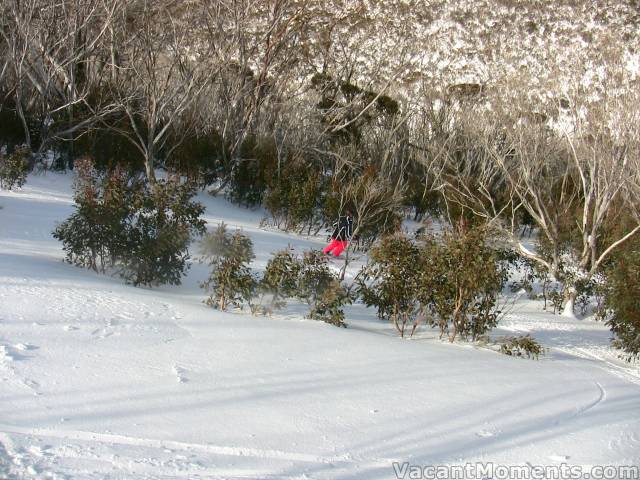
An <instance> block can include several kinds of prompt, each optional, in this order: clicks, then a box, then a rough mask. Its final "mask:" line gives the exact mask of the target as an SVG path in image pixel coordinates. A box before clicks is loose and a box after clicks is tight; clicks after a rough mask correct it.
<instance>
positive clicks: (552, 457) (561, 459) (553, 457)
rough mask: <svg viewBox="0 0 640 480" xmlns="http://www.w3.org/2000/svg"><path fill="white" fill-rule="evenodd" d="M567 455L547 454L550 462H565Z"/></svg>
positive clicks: (567, 458)
mask: <svg viewBox="0 0 640 480" xmlns="http://www.w3.org/2000/svg"><path fill="white" fill-rule="evenodd" d="M569 458H571V457H569V455H549V460H551V461H552V462H566V461H567V460H569Z"/></svg>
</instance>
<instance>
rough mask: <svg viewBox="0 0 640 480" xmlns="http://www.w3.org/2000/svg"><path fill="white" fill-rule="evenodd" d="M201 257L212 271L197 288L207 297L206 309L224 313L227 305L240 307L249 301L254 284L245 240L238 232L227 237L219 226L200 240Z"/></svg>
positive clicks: (250, 252) (249, 244)
mask: <svg viewBox="0 0 640 480" xmlns="http://www.w3.org/2000/svg"><path fill="white" fill-rule="evenodd" d="M202 254H203V259H204V260H206V261H207V262H208V263H209V265H210V266H211V267H212V270H211V274H210V276H209V278H208V279H207V281H205V282H203V283H202V284H201V285H200V286H201V287H202V288H203V289H204V290H206V291H207V292H208V293H209V297H208V298H207V299H206V300H205V303H206V304H207V305H209V306H211V307H214V308H217V309H220V310H226V309H227V307H228V306H229V305H233V306H236V307H242V304H243V303H247V302H249V301H250V300H251V298H252V297H253V294H254V291H255V288H256V281H255V279H254V277H253V274H252V273H251V269H250V268H249V264H250V262H251V260H252V259H253V258H254V253H253V243H252V242H251V239H250V238H249V237H247V236H246V235H243V234H241V233H240V232H235V233H233V234H231V233H229V232H228V231H227V227H226V225H225V224H224V223H221V224H220V225H219V226H218V228H217V229H216V230H214V231H213V232H212V233H210V234H208V235H206V236H205V237H204V239H203V243H202Z"/></svg>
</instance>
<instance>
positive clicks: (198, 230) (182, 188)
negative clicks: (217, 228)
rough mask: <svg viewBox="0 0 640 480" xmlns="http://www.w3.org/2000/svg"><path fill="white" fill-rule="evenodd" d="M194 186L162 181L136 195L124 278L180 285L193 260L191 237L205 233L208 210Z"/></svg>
mask: <svg viewBox="0 0 640 480" xmlns="http://www.w3.org/2000/svg"><path fill="white" fill-rule="evenodd" d="M195 193H196V191H195V188H194V186H193V185H191V184H181V183H178V182H177V181H172V180H168V181H164V180H161V181H158V182H157V183H156V184H155V185H153V186H146V187H145V188H142V189H140V190H137V191H134V192H133V198H132V202H131V207H132V209H131V211H130V212H129V216H128V218H127V229H126V233H125V235H126V248H125V250H124V251H123V252H122V254H121V258H120V275H121V276H122V277H123V278H124V279H125V280H127V281H128V282H130V283H132V284H133V285H149V286H151V285H164V284H171V285H179V284H180V282H181V279H182V277H183V276H184V274H185V273H186V271H187V269H188V267H189V265H188V263H187V261H188V260H189V258H190V255H189V250H188V246H189V244H190V242H191V237H192V236H193V235H196V234H202V233H203V232H204V230H205V226H204V221H203V220H202V219H201V218H200V217H201V215H202V213H203V212H204V207H203V206H202V205H201V204H200V203H197V202H194V201H192V200H191V199H192V198H193V197H194V196H195Z"/></svg>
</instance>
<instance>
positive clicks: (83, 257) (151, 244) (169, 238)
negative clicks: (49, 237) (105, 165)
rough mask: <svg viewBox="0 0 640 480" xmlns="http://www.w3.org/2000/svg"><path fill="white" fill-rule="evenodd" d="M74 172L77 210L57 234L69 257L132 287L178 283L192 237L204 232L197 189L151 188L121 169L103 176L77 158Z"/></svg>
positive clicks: (174, 184)
mask: <svg viewBox="0 0 640 480" xmlns="http://www.w3.org/2000/svg"><path fill="white" fill-rule="evenodd" d="M76 173H77V179H76V182H75V185H74V190H75V193H74V201H75V207H76V211H75V212H74V213H73V214H72V215H71V216H70V217H69V218H68V219H67V220H65V221H64V222H63V223H62V224H60V225H59V226H58V227H57V228H56V229H55V230H54V232H53V236H54V238H56V239H58V240H60V241H61V242H62V244H63V250H64V251H65V252H66V258H65V260H66V261H68V262H70V263H72V264H74V265H78V266H81V267H85V268H91V269H93V270H95V271H99V272H102V273H104V272H105V271H106V270H107V269H114V270H115V271H117V272H118V273H119V274H120V276H121V277H122V278H124V279H125V280H126V281H127V282H130V283H132V284H134V285H148V286H152V285H162V284H179V283H180V281H181V278H182V276H183V275H184V274H185V272H186V270H187V269H188V263H187V261H188V259H189V252H188V246H189V243H190V241H191V237H192V235H195V234H199V233H202V232H203V231H204V221H203V220H202V219H201V218H200V216H201V215H202V212H203V211H204V207H203V206H202V205H201V204H199V203H197V202H194V201H193V200H192V198H193V196H194V195H195V189H194V187H193V186H192V185H190V184H181V183H179V182H178V181H176V180H168V181H158V182H157V183H156V184H155V185H154V186H148V185H145V184H143V183H141V182H137V181H135V180H133V179H131V178H130V177H129V175H128V174H127V173H126V172H125V171H124V170H123V169H121V168H118V167H116V168H115V169H113V170H112V171H110V172H107V173H105V174H100V173H98V172H97V171H96V170H95V168H94V166H93V163H92V162H91V160H88V159H82V160H79V161H76Z"/></svg>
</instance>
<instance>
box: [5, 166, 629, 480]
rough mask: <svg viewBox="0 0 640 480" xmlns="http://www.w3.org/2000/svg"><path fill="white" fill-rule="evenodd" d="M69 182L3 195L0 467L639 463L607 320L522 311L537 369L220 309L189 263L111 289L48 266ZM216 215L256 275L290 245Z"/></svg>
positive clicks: (306, 473) (213, 209)
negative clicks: (242, 236) (536, 346)
mask: <svg viewBox="0 0 640 480" xmlns="http://www.w3.org/2000/svg"><path fill="white" fill-rule="evenodd" d="M70 185H71V177H70V176H68V175H67V176H65V175H58V174H51V173H49V174H47V175H46V176H32V177H30V178H29V183H28V184H27V185H26V186H25V187H24V188H23V189H22V190H20V191H17V192H4V191H3V192H0V206H2V209H0V478H16V479H22V478H43V479H44V478H67V479H83V480H84V479H142V478H144V479H151V478H154V479H155V478H158V479H166V478H193V479H195V478H211V479H218V478H290V479H303V478H307V479H328V478H336V479H337V478H340V479H377V478H380V479H383V478H385V479H387V478H394V471H393V466H392V464H393V462H400V463H401V462H405V461H408V462H411V463H412V464H416V465H425V464H441V463H446V464H464V463H465V462H475V461H481V462H490V461H491V462H499V463H508V464H526V463H530V464H532V465H559V464H561V463H563V462H564V463H568V464H572V465H594V464H623V465H633V464H636V465H637V464H638V463H639V462H640V418H638V415H637V414H638V411H640V381H638V377H637V368H636V369H633V368H627V367H625V366H624V364H621V363H619V362H617V361H616V360H615V357H614V356H613V355H612V354H611V353H610V351H609V350H608V347H607V343H608V337H609V334H608V332H607V330H606V328H605V327H604V326H603V325H601V324H597V323H595V322H591V321H589V320H582V321H570V320H567V319H561V318H559V317H554V316H552V315H551V314H549V313H545V312H542V311H541V309H540V305H539V304H536V303H530V302H524V303H521V304H517V306H516V309H515V310H514V313H513V314H512V315H511V316H510V317H509V318H508V319H506V321H505V323H504V325H503V326H502V329H503V330H504V331H535V332H537V333H538V334H539V336H540V338H541V339H542V340H543V342H546V343H547V344H548V345H550V346H552V349H551V351H550V353H549V354H548V355H547V356H545V357H543V358H542V359H541V360H540V361H537V362H536V361H525V360H518V359H513V358H509V357H505V356H502V355H499V354H497V353H495V352H493V351H490V350H487V349H480V348H474V347H471V346H465V345H449V344H446V343H441V342H439V341H438V340H437V339H436V338H435V335H434V333H433V332H431V331H428V330H424V331H423V332H422V333H421V335H420V336H418V338H416V339H413V340H402V339H400V338H397V336H396V335H395V334H394V332H393V331H392V329H391V328H390V326H388V325H387V324H385V323H383V322H380V321H379V320H377V319H376V316H375V312H373V311H368V310H367V309H365V308H363V307H362V306H361V305H354V306H353V307H351V308H350V309H349V310H348V312H347V322H348V323H349V328H347V329H339V328H335V327H332V326H330V325H327V324H324V323H320V322H315V321H310V320H305V319H303V307H302V306H300V305H291V306H290V307H289V308H288V309H287V310H286V312H285V313H283V314H282V315H280V316H278V317H277V318H264V317H251V316H250V315H246V314H244V313H240V312H233V313H221V312H217V311H214V310H212V309H210V308H208V307H206V306H205V305H204V304H203V303H202V299H203V297H204V295H203V292H201V291H200V290H199V288H198V286H197V285H198V282H199V281H201V280H202V279H204V278H205V276H206V275H207V269H206V268H205V267H204V266H201V265H198V264H195V265H194V266H193V268H192V269H191V271H190V274H189V276H188V277H187V278H185V280H184V284H183V285H182V286H180V287H177V288H169V287H167V288H160V289H153V290H151V289H143V288H134V287H131V286H127V285H123V284H122V282H121V281H120V280H119V279H117V278H110V277H107V276H100V275H97V274H95V273H93V272H90V271H86V270H82V269H78V268H76V267H73V266H71V265H68V264H65V263H63V262H61V259H62V251H61V248H60V245H59V244H58V243H57V242H56V241H55V240H54V239H53V238H52V237H51V235H50V232H51V231H52V229H53V228H54V226H55V224H56V222H59V221H61V220H63V219H64V218H65V217H66V216H68V215H69V213H70V212H71V211H72V208H73V207H72V200H71V187H70ZM201 200H202V201H203V202H204V203H205V204H206V205H207V213H206V218H207V220H208V221H209V222H211V223H212V224H215V223H217V222H218V221H220V220H224V221H225V222H226V223H228V224H229V225H231V226H237V227H241V228H242V229H243V230H244V231H245V232H246V233H248V234H249V235H250V236H251V237H252V239H253V240H254V243H255V246H256V251H257V252H256V253H257V259H256V264H255V266H256V268H258V269H259V268H261V267H262V266H264V263H265V262H266V259H267V258H268V256H269V254H270V253H271V252H272V251H275V250H277V249H279V248H281V247H283V246H285V245H286V244H287V243H290V244H291V245H292V246H294V247H295V248H296V249H298V250H302V249H306V248H318V247H320V246H321V245H322V242H321V239H305V238H301V237H295V236H289V235H286V234H284V233H281V232H273V231H266V230H263V229H260V228H259V227H258V225H259V222H260V219H261V216H262V214H261V212H253V211H249V210H244V209H241V208H238V207H235V206H233V205H230V204H228V203H226V202H225V201H224V200H222V199H215V198H210V197H207V196H206V195H202V196H201Z"/></svg>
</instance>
